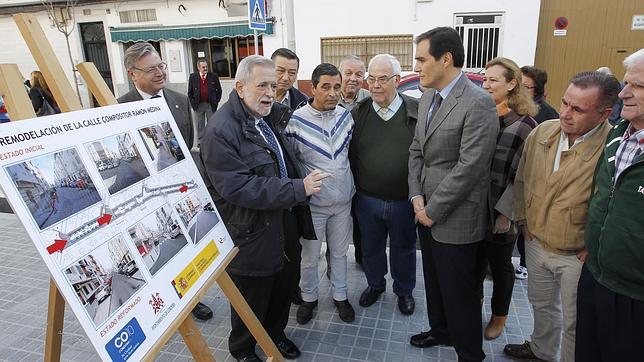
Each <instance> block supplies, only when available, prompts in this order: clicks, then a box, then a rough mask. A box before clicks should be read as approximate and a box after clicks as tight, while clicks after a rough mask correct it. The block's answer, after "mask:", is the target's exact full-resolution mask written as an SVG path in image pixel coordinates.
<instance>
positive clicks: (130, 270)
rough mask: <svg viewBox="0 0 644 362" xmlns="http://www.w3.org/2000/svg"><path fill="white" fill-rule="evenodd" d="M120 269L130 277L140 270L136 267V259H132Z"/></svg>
mask: <svg viewBox="0 0 644 362" xmlns="http://www.w3.org/2000/svg"><path fill="white" fill-rule="evenodd" d="M120 269H121V270H120V272H121V274H125V275H127V276H128V277H131V276H132V275H134V273H136V272H137V271H138V270H139V268H137V267H136V263H135V262H134V260H130V262H129V263H127V264H125V265H123V266H122V267H121V268H120Z"/></svg>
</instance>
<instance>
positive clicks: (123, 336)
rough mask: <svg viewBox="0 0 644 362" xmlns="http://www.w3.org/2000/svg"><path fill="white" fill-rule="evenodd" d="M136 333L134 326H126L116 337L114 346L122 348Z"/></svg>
mask: <svg viewBox="0 0 644 362" xmlns="http://www.w3.org/2000/svg"><path fill="white" fill-rule="evenodd" d="M133 334H134V327H132V326H126V327H125V328H123V329H122V330H121V332H120V333H119V334H118V335H117V336H116V337H114V347H116V348H119V349H120V348H121V347H123V346H124V345H125V344H126V343H127V341H128V340H129V339H130V336H132V335H133Z"/></svg>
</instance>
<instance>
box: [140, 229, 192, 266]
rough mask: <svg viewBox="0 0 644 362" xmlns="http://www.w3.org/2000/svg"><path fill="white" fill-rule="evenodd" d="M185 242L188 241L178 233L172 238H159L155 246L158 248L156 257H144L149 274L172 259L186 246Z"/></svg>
mask: <svg viewBox="0 0 644 362" xmlns="http://www.w3.org/2000/svg"><path fill="white" fill-rule="evenodd" d="M186 244H188V241H187V240H186V237H185V236H183V235H182V234H179V235H178V236H177V237H176V238H174V239H165V238H161V239H160V240H159V245H158V246H157V248H159V251H158V257H156V258H154V259H151V258H150V259H145V263H146V265H147V266H148V268H149V269H150V274H152V275H154V274H156V272H157V271H159V269H161V268H163V266H164V265H165V264H166V263H167V262H168V261H169V260H170V259H172V257H173V256H175V255H176V254H177V253H178V252H179V250H181V249H182V248H183V247H184V246H186Z"/></svg>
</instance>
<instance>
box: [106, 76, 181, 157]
mask: <svg viewBox="0 0 644 362" xmlns="http://www.w3.org/2000/svg"><path fill="white" fill-rule="evenodd" d="M163 97H164V98H165V102H166V103H167V104H168V107H169V108H170V112H172V117H174V121H175V122H177V126H179V131H181V136H182V137H183V140H184V141H185V142H186V145H187V146H188V148H192V142H193V141H194V127H193V126H192V112H191V111H190V105H189V102H188V97H186V96H185V95H183V94H181V93H177V92H175V91H173V90H170V89H167V88H166V89H164V90H163ZM142 100H143V98H142V97H141V94H140V93H139V91H138V90H137V89H136V88H133V89H132V90H131V91H129V92H127V93H125V94H124V95H122V96H120V97H119V98H118V99H117V101H118V102H119V103H127V102H136V101H142Z"/></svg>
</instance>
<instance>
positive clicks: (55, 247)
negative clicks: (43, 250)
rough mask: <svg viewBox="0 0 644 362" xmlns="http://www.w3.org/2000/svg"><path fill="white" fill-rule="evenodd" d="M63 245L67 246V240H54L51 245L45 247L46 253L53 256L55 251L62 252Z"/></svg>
mask: <svg viewBox="0 0 644 362" xmlns="http://www.w3.org/2000/svg"><path fill="white" fill-rule="evenodd" d="M65 245H67V240H61V239H56V240H54V243H53V244H51V245H49V246H48V247H47V252H48V253H49V254H53V253H55V252H57V251H63V249H64V248H65Z"/></svg>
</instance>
